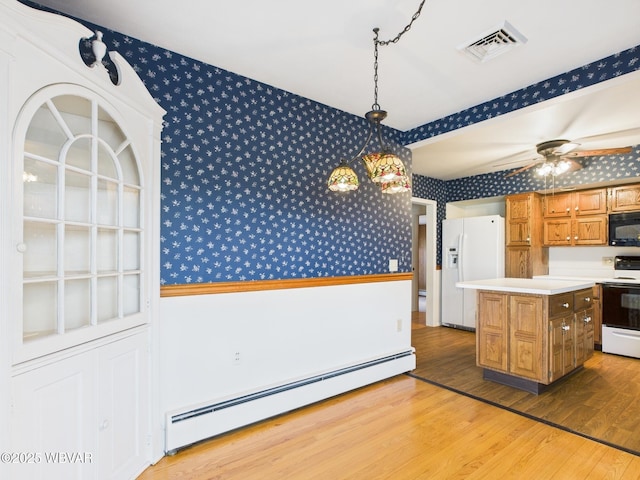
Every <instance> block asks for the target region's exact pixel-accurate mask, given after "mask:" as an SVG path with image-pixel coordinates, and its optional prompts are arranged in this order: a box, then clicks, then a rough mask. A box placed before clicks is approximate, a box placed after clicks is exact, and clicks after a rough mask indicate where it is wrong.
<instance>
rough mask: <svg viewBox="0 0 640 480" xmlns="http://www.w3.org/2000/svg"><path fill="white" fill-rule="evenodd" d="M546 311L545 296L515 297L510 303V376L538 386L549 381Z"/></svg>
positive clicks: (512, 297)
mask: <svg viewBox="0 0 640 480" xmlns="http://www.w3.org/2000/svg"><path fill="white" fill-rule="evenodd" d="M543 308H544V303H543V301H542V297H541V296H537V295H511V296H510V299H509V340H510V347H511V348H510V352H509V373H511V374H512V375H518V376H520V377H525V378H528V379H531V380H535V381H538V382H543V381H544V380H546V379H545V378H544V377H545V375H543V372H545V366H546V362H545V355H544V340H543V339H544V336H543V332H544V328H543V325H542V321H541V319H542V318H544V311H543Z"/></svg>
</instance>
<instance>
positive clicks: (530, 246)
mask: <svg viewBox="0 0 640 480" xmlns="http://www.w3.org/2000/svg"><path fill="white" fill-rule="evenodd" d="M505 217H506V218H505V229H506V231H505V240H506V250H505V276H506V277H516V278H531V277H533V276H534V275H546V274H547V273H548V271H549V251H548V249H547V248H544V247H543V245H542V228H541V227H542V201H541V195H540V194H538V193H534V192H529V193H520V194H516V195H508V196H507V197H505Z"/></svg>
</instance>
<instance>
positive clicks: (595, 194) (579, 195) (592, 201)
mask: <svg viewBox="0 0 640 480" xmlns="http://www.w3.org/2000/svg"><path fill="white" fill-rule="evenodd" d="M573 196H574V206H573V209H574V213H575V215H576V216H579V215H596V214H605V213H607V190H606V189H604V188H599V189H596V190H584V191H577V192H573Z"/></svg>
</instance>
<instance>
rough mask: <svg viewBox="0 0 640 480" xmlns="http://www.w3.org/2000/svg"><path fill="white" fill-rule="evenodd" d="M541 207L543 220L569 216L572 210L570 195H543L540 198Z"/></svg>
mask: <svg viewBox="0 0 640 480" xmlns="http://www.w3.org/2000/svg"><path fill="white" fill-rule="evenodd" d="M542 205H543V214H544V216H545V218H548V217H567V216H571V210H572V208H573V202H572V197H571V193H559V194H550V195H545V196H544V197H542Z"/></svg>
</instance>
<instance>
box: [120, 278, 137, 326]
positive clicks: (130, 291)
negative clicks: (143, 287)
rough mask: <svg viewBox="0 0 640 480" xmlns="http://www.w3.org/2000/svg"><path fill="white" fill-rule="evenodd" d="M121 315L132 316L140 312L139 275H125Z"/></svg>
mask: <svg viewBox="0 0 640 480" xmlns="http://www.w3.org/2000/svg"><path fill="white" fill-rule="evenodd" d="M122 295H123V302H122V304H123V305H122V308H123V314H124V315H125V316H126V315H133V314H134V313H138V312H139V311H140V275H125V276H124V282H123V287H122Z"/></svg>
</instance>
